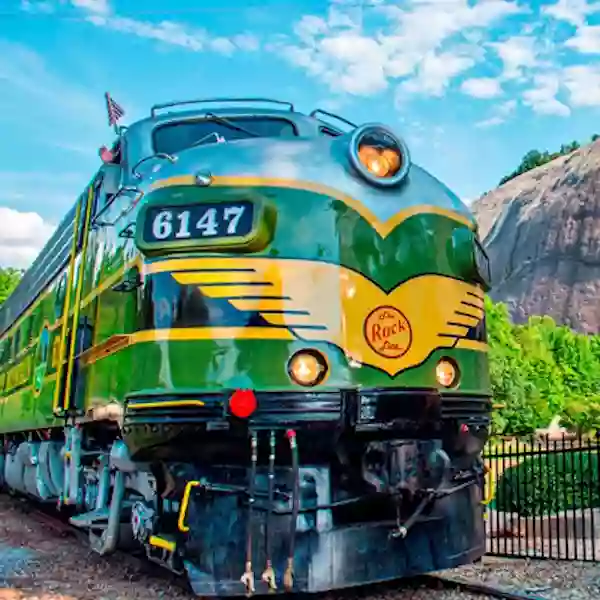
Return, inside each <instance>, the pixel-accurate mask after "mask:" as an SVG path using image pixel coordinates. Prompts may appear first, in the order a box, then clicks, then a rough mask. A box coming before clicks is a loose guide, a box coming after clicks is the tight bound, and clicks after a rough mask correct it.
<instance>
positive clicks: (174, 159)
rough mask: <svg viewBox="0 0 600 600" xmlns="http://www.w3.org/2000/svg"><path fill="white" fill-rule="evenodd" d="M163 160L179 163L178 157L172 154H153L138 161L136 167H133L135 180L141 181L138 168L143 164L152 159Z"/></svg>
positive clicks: (132, 171) (132, 172)
mask: <svg viewBox="0 0 600 600" xmlns="http://www.w3.org/2000/svg"><path fill="white" fill-rule="evenodd" d="M153 158H154V159H158V158H160V159H163V160H168V161H169V162H170V163H171V164H173V163H176V162H177V157H176V156H172V155H171V154H166V153H165V152H157V153H156V154H152V155H151V156H146V157H145V158H142V159H140V160H138V161H137V162H136V163H135V165H133V167H132V168H131V174H132V175H133V177H134V178H135V179H138V180H139V179H141V178H142V175H141V174H140V173H138V172H137V168H138V167H139V166H140V165H142V164H143V163H145V162H146V161H148V160H151V159H153Z"/></svg>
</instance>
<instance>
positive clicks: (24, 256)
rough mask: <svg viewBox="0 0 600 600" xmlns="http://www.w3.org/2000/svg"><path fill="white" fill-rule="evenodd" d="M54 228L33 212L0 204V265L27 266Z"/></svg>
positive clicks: (21, 267)
mask: <svg viewBox="0 0 600 600" xmlns="http://www.w3.org/2000/svg"><path fill="white" fill-rule="evenodd" d="M54 229H55V225H53V224H51V223H49V222H47V221H45V220H44V219H42V217H41V216H40V215H39V214H37V213H35V212H21V211H18V210H14V209H12V208H7V207H5V206H0V266H1V267H15V268H18V269H26V268H27V267H29V265H30V264H31V263H32V261H33V260H34V259H35V257H36V256H37V255H38V254H39V252H40V250H41V249H42V248H43V246H44V244H45V243H46V241H47V240H48V238H49V237H50V235H51V234H52V232H53V231H54Z"/></svg>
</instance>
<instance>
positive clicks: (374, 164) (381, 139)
mask: <svg viewBox="0 0 600 600" xmlns="http://www.w3.org/2000/svg"><path fill="white" fill-rule="evenodd" d="M350 162H351V163H352V166H353V167H354V168H355V169H356V170H357V171H358V172H359V173H360V175H361V176H362V177H364V178H365V179H366V180H367V181H369V183H373V184H375V185H378V186H384V187H390V186H393V185H397V184H398V183H400V181H402V180H403V179H404V177H406V174H407V173H408V170H409V168H410V155H409V152H408V148H407V147H406V144H405V143H404V142H403V141H402V140H401V139H400V138H399V137H398V136H396V135H395V134H393V133H392V132H391V131H389V130H388V129H387V128H386V127H384V126H383V125H379V124H376V123H368V124H367V125H363V126H362V127H359V128H358V129H357V130H356V131H355V132H354V134H353V135H352V138H351V139H350Z"/></svg>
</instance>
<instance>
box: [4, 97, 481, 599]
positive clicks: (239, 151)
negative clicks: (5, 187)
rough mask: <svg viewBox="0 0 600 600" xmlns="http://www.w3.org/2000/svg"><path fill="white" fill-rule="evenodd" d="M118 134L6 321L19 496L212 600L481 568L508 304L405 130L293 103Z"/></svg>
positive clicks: (468, 220)
mask: <svg viewBox="0 0 600 600" xmlns="http://www.w3.org/2000/svg"><path fill="white" fill-rule="evenodd" d="M107 99H108V96H107ZM108 100H109V102H112V101H111V100H110V99H108ZM114 106H115V105H114V104H113V105H112V106H111V104H110V103H109V111H110V109H111V108H112V109H113V112H114ZM121 114H122V111H121V112H120V113H119V114H118V115H117V117H119V116H121ZM113 116H114V115H113ZM114 120H116V119H114ZM117 132H118V135H117V139H116V141H115V143H114V145H113V146H112V148H111V149H110V150H108V149H103V151H102V154H101V156H102V165H101V166H100V168H99V170H98V172H97V173H96V174H95V175H94V177H93V179H92V180H91V181H90V183H89V184H88V185H87V186H86V187H85V189H84V190H83V192H82V194H81V196H80V197H79V199H78V200H77V202H76V203H75V205H74V206H73V208H72V209H71V210H70V211H69V213H68V214H67V215H66V217H65V218H64V219H63V221H62V222H61V223H60V225H59V226H58V228H57V230H56V231H55V233H54V235H53V236H52V237H51V239H50V240H49V241H48V243H47V244H46V246H45V247H44V249H43V250H42V252H41V253H40V255H39V256H38V258H37V259H36V260H35V262H34V263H33V264H32V266H31V267H30V268H29V270H28V271H27V272H26V273H25V275H24V277H23V279H22V281H21V283H20V285H19V286H18V287H17V289H16V290H15V291H14V293H13V294H12V295H11V296H10V298H9V299H8V300H7V301H6V303H5V304H4V305H3V306H2V307H1V308H0V334H1V338H0V385H1V387H0V393H1V400H0V436H1V437H2V439H3V445H2V449H1V450H0V484H2V485H4V486H6V487H8V488H11V489H13V490H15V491H18V492H21V493H25V494H27V495H29V496H33V497H35V498H37V499H39V500H42V501H44V502H49V503H54V504H57V505H58V507H59V508H65V507H68V509H69V510H71V511H72V513H73V516H72V517H71V522H72V523H73V524H75V525H77V526H78V527H81V528H84V529H87V530H88V531H89V537H90V543H91V545H92V547H93V548H94V549H95V550H96V551H97V552H99V553H101V554H106V553H110V552H112V551H114V550H115V549H116V548H118V547H122V548H127V549H133V548H137V549H141V550H142V551H145V552H146V554H147V556H148V557H149V558H150V559H151V560H154V561H156V562H158V563H160V564H162V565H164V566H165V567H167V568H169V569H171V570H173V571H175V572H178V573H185V575H186V576H187V577H188V578H189V581H190V583H191V585H192V587H193V589H194V591H195V592H196V593H198V594H201V595H218V596H227V595H240V594H245V593H252V592H257V593H263V592H266V591H278V592H281V591H295V592H301V591H319V590H330V589H335V588H341V587H348V586H354V585H360V584H364V583H369V582H374V581H382V580H387V579H392V578H397V577H403V576H407V575H412V574H419V573H424V572H428V571H432V570H437V569H443V568H449V567H453V566H457V565H460V564H464V563H468V562H471V561H473V560H476V559H478V558H479V557H480V556H481V555H482V554H483V553H484V546H485V540H484V526H483V510H482V509H483V507H482V505H481V500H482V486H483V465H482V461H481V451H482V448H483V445H484V443H485V441H486V439H487V435H488V428H489V423H490V411H491V404H490V397H491V393H490V382H489V375H488V359H487V350H488V347H487V343H486V331H485V318H484V291H485V290H487V289H488V288H489V285H490V282H489V264H488V260H487V257H486V255H485V252H484V251H483V249H482V247H481V245H480V243H479V241H478V238H477V228H476V224H475V221H474V219H473V217H472V215H471V214H470V212H469V211H468V209H467V208H466V207H465V205H463V204H462V203H461V202H460V200H459V199H458V198H457V197H456V196H455V195H454V194H452V193H451V192H450V191H449V190H448V189H447V188H446V187H445V186H444V185H442V184H441V183H440V182H439V181H437V180H436V179H435V178H434V177H432V176H431V175H429V174H428V173H427V172H425V171H424V170H423V169H421V168H419V167H418V166H416V165H414V164H412V163H411V160H410V156H409V151H408V149H407V147H406V145H405V143H404V142H403V141H402V140H401V138H400V137H398V136H397V135H396V134H394V133H393V132H392V131H390V129H389V128H387V127H385V126H384V125H379V124H366V125H362V126H356V125H355V124H353V123H350V122H349V121H347V120H345V119H343V118H341V117H337V116H335V115H332V114H330V113H327V112H325V111H321V110H316V111H314V112H312V113H310V114H309V115H305V114H302V113H300V112H298V111H296V110H295V109H294V107H293V105H291V104H289V103H286V102H279V101H273V100H265V99H217V100H214V99H213V100H198V101H190V102H180V103H177V102H174V103H170V104H166V105H159V106H155V107H153V108H152V110H151V114H150V116H149V117H148V118H145V119H143V120H140V121H138V122H136V123H134V124H132V125H130V126H129V127H117Z"/></svg>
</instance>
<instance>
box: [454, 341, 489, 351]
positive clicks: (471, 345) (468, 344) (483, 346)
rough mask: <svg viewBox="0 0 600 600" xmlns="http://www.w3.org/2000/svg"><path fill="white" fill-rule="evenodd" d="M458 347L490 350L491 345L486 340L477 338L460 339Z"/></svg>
mask: <svg viewBox="0 0 600 600" xmlns="http://www.w3.org/2000/svg"><path fill="white" fill-rule="evenodd" d="M456 348H461V349H463V350H475V352H488V351H489V349H490V347H489V346H488V345H487V344H486V343H485V342H478V341H476V340H466V339H463V340H458V343H457V344H456Z"/></svg>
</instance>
